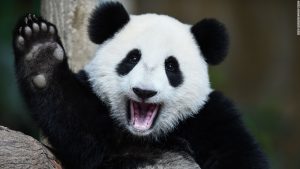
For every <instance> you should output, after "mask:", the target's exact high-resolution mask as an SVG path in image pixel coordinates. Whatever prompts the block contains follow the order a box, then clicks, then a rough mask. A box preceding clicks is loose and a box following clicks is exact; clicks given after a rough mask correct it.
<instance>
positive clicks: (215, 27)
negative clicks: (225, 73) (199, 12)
mask: <svg viewBox="0 0 300 169" xmlns="http://www.w3.org/2000/svg"><path fill="white" fill-rule="evenodd" d="M191 32H192V34H193V35H194V37H195V39H196V41H197V43H198V45H199V47H200V50H201V52H202V55H203V56H204V58H205V60H206V62H207V63H208V64H210V65H217V64H219V63H221V62H222V61H223V60H224V58H225V56H226V55H227V51H228V44H229V40H228V34H227V31H226V28H225V27H224V25H223V24H222V23H220V22H219V21H217V20H215V19H203V20H201V21H200V22H198V23H196V24H195V25H194V26H192V28H191Z"/></svg>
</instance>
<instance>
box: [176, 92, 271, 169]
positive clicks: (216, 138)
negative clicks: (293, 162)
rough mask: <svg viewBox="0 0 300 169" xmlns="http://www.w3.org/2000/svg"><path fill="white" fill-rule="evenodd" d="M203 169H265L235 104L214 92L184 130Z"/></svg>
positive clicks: (257, 149) (265, 162)
mask: <svg viewBox="0 0 300 169" xmlns="http://www.w3.org/2000/svg"><path fill="white" fill-rule="evenodd" d="M180 132H181V135H182V136H183V137H184V138H185V139H186V140H187V141H188V142H189V143H190V146H191V149H192V151H193V152H194V157H195V160H196V161H197V162H198V163H199V165H200V167H201V168H202V169H221V168H222V169H240V168H243V169H253V168H255V169H266V168H268V164H267V161H266V158H265V156H264V154H263V153H262V151H261V150H260V148H259V146H258V144H257V143H256V142H255V140H254V139H253V137H252V136H251V135H250V134H249V132H248V131H247V129H246V128H245V127H244V125H243V124H242V121H241V119H240V116H239V114H238V113H237V111H236V110H235V108H234V106H233V104H232V103H231V102H230V101H229V100H228V99H227V98H225V97H224V96H223V95H222V94H221V93H220V92H216V91H214V92H212V93H211V94H210V95H209V100H208V102H207V103H206V104H205V105H204V107H203V108H202V109H201V110H200V111H199V113H198V114H197V115H196V116H194V117H192V118H190V119H188V120H187V121H186V122H185V123H184V124H183V125H182V126H181V131H180Z"/></svg>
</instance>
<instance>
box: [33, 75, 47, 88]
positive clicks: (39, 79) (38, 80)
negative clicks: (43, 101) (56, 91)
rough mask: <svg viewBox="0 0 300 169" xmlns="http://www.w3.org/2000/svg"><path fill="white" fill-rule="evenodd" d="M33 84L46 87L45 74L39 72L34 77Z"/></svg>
mask: <svg viewBox="0 0 300 169" xmlns="http://www.w3.org/2000/svg"><path fill="white" fill-rule="evenodd" d="M32 81H33V84H34V85H35V86H36V87H38V88H45V87H46V85H47V81H46V77H45V75H44V74H39V75H36V76H34V77H33V79H32Z"/></svg>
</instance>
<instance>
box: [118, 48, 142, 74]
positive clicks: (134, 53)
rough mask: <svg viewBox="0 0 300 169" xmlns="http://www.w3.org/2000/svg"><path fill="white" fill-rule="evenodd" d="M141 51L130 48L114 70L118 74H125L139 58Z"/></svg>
mask: <svg viewBox="0 0 300 169" xmlns="http://www.w3.org/2000/svg"><path fill="white" fill-rule="evenodd" d="M141 56H142V54H141V51H140V50H139V49H132V50H131V51H130V52H129V53H128V54H127V56H126V57H125V58H124V59H123V60H122V61H121V62H120V63H119V64H118V66H117V67H116V71H117V73H118V74H119V75H120V76H125V75H127V74H128V73H129V72H130V71H131V70H132V69H133V68H134V67H135V65H137V64H138V62H139V61H140V59H141Z"/></svg>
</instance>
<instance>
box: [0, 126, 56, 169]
mask: <svg viewBox="0 0 300 169" xmlns="http://www.w3.org/2000/svg"><path fill="white" fill-rule="evenodd" d="M0 168H1V169H12V168H14V169H24V168H26V169H27V168H28V169H31V168H32V169H62V167H61V166H60V164H59V161H58V160H57V159H56V158H55V156H54V155H53V154H52V153H51V151H49V150H48V148H47V147H46V146H44V145H43V144H41V143H40V142H39V141H37V140H35V139H34V138H32V137H30V136H28V135H25V134H23V133H21V132H17V131H13V130H10V129H8V128H6V127H3V126H0Z"/></svg>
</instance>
